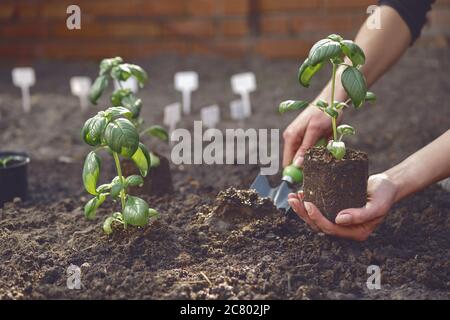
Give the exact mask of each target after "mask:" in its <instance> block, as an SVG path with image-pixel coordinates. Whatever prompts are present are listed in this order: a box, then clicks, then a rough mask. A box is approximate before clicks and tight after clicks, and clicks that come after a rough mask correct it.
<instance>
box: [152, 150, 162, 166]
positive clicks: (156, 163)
mask: <svg viewBox="0 0 450 320" xmlns="http://www.w3.org/2000/svg"><path fill="white" fill-rule="evenodd" d="M160 163H161V161H160V160H159V157H158V156H157V155H156V154H154V153H153V152H150V168H156V167H158V166H159V164H160Z"/></svg>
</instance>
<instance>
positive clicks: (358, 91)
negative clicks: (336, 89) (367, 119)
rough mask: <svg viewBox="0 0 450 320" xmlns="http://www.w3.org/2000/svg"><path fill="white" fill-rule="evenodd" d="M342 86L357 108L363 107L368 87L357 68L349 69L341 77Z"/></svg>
mask: <svg viewBox="0 0 450 320" xmlns="http://www.w3.org/2000/svg"><path fill="white" fill-rule="evenodd" d="M341 81H342V86H343V87H344V89H345V91H346V92H347V94H348V96H349V97H350V99H351V100H352V103H353V106H354V107H355V108H359V107H361V105H362V104H363V102H364V99H365V98H366V93H367V86H366V80H365V79H364V75H363V74H362V73H361V71H359V70H358V69H357V68H355V67H347V68H346V69H345V70H344V72H343V73H342V76H341Z"/></svg>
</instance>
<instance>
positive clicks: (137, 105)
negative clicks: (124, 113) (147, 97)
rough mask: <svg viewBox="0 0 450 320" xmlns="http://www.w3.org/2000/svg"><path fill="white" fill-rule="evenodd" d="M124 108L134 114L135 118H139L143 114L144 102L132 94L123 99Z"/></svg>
mask: <svg viewBox="0 0 450 320" xmlns="http://www.w3.org/2000/svg"><path fill="white" fill-rule="evenodd" d="M122 107H125V108H127V109H128V110H130V111H131V112H132V113H133V118H137V117H138V116H139V113H140V112H141V107H142V100H141V99H139V98H136V97H135V96H134V95H132V94H131V95H129V96H126V97H123V98H122Z"/></svg>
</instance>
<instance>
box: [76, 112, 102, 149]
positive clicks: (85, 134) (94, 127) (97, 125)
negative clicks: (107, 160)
mask: <svg viewBox="0 0 450 320" xmlns="http://www.w3.org/2000/svg"><path fill="white" fill-rule="evenodd" d="M107 124H108V119H107V118H105V117H103V116H100V115H97V116H95V117H92V118H90V119H88V120H87V121H86V122H85V123H84V126H83V129H81V137H82V139H83V140H84V142H86V143H87V144H89V145H91V146H97V145H99V144H101V142H102V137H103V132H104V130H105V128H106V125H107Z"/></svg>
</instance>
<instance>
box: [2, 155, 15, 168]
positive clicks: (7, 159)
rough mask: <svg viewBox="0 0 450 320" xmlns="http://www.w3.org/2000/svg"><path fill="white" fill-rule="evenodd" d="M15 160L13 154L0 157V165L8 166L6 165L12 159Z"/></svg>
mask: <svg viewBox="0 0 450 320" xmlns="http://www.w3.org/2000/svg"><path fill="white" fill-rule="evenodd" d="M13 160H14V157H12V156H5V157H0V166H1V167H2V168H6V166H7V165H8V163H10V162H11V161H13Z"/></svg>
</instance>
